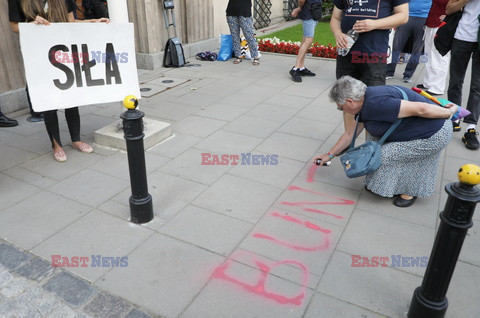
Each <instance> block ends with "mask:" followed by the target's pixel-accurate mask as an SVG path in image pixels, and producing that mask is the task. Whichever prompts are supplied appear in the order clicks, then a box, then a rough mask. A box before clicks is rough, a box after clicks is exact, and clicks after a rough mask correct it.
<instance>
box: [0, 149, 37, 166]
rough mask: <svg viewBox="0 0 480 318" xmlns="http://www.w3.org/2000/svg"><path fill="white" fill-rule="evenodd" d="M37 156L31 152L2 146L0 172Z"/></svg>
mask: <svg viewBox="0 0 480 318" xmlns="http://www.w3.org/2000/svg"><path fill="white" fill-rule="evenodd" d="M36 156H37V155H36V154H35V153H33V152H31V151H26V150H22V149H18V148H15V147H12V146H8V145H2V160H1V162H0V171H3V170H7V169H10V168H12V167H14V166H16V165H18V164H19V163H23V162H28V161H29V160H31V159H33V158H35V157H36Z"/></svg>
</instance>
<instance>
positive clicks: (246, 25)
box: [227, 0, 260, 66]
mask: <svg viewBox="0 0 480 318" xmlns="http://www.w3.org/2000/svg"><path fill="white" fill-rule="evenodd" d="M227 23H228V27H229V28H230V33H231V34H232V40H233V52H234V54H235V57H236V59H235V60H234V61H233V64H239V63H241V62H242V58H241V57H240V56H241V55H242V54H241V52H240V51H241V46H240V42H241V40H240V29H242V32H243V35H244V36H245V39H246V40H247V43H248V47H249V48H250V53H251V55H252V57H253V65H255V66H258V65H259V64H260V57H259V56H258V44H257V40H256V39H255V35H254V31H253V19H252V0H229V1H228V6H227Z"/></svg>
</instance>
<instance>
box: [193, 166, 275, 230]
mask: <svg viewBox="0 0 480 318" xmlns="http://www.w3.org/2000/svg"><path fill="white" fill-rule="evenodd" d="M281 191H282V189H280V188H276V187H272V186H269V185H266V184H262V183H258V182H255V181H251V180H247V179H243V178H240V177H235V176H232V175H229V174H226V175H224V176H222V177H221V178H220V179H219V180H218V181H217V182H215V183H214V184H212V185H211V186H210V188H208V189H207V190H206V191H205V192H204V193H202V194H201V195H200V196H199V197H198V198H197V199H195V200H194V201H193V204H194V205H197V206H199V207H202V208H206V209H208V210H211V211H215V212H218V213H222V214H225V215H227V216H231V217H234V218H237V219H240V220H243V221H247V222H249V223H256V222H257V221H258V220H259V219H260V218H261V217H262V216H263V214H264V213H265V211H266V210H267V209H268V208H269V207H270V205H271V204H272V203H273V202H274V201H275V200H276V198H277V197H278V195H279V194H280V193H281Z"/></svg>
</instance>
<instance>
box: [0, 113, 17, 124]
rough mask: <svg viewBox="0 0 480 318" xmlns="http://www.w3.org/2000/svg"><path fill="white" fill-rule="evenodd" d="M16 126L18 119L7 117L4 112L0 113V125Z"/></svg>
mask: <svg viewBox="0 0 480 318" xmlns="http://www.w3.org/2000/svg"><path fill="white" fill-rule="evenodd" d="M15 126H18V121H16V120H15V119H11V118H8V117H7V116H5V115H4V114H0V127H15Z"/></svg>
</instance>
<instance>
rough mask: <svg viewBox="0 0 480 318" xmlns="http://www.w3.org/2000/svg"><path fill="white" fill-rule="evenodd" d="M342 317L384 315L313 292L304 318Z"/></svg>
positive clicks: (363, 317)
mask: <svg viewBox="0 0 480 318" xmlns="http://www.w3.org/2000/svg"><path fill="white" fill-rule="evenodd" d="M319 316H321V317H342V318H358V317H362V318H367V317H368V318H380V317H386V316H384V315H381V314H377V313H374V312H372V311H370V310H368V309H365V308H361V307H358V306H355V305H352V304H350V303H347V302H345V301H342V300H339V299H336V298H333V297H330V296H327V295H324V294H322V293H315V295H314V296H313V299H312V301H311V303H310V306H309V307H308V310H307V312H306V313H305V315H304V316H303V317H304V318H317V317H319Z"/></svg>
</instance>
